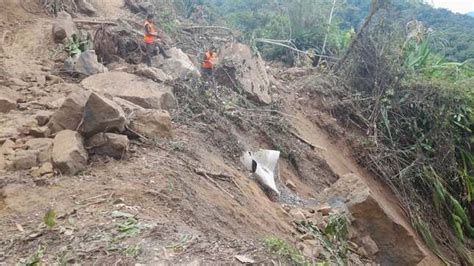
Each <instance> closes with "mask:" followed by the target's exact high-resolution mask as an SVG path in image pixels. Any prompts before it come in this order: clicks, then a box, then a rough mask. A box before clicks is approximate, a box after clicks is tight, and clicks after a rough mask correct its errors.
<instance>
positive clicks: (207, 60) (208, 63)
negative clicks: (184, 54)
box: [202, 52, 217, 69]
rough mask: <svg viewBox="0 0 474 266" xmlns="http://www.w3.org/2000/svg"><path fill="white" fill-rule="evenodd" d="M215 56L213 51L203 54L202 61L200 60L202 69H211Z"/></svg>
mask: <svg viewBox="0 0 474 266" xmlns="http://www.w3.org/2000/svg"><path fill="white" fill-rule="evenodd" d="M216 58H217V55H216V53H214V52H207V53H206V54H205V55H204V61H203V62H202V68H204V69H212V67H213V61H214V60H215V59H216Z"/></svg>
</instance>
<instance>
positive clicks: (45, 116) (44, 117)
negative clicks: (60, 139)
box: [35, 111, 53, 127]
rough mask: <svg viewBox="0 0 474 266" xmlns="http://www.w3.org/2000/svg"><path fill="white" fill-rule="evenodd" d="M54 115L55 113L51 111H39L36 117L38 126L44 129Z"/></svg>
mask: <svg viewBox="0 0 474 266" xmlns="http://www.w3.org/2000/svg"><path fill="white" fill-rule="evenodd" d="M52 115H53V112H51V111H39V112H38V113H37V114H36V116H35V119H36V121H37V122H38V126H40V127H42V126H44V125H46V124H47V123H48V122H49V119H50V118H51V116H52Z"/></svg>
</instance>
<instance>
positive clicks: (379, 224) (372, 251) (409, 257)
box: [320, 174, 426, 265]
mask: <svg viewBox="0 0 474 266" xmlns="http://www.w3.org/2000/svg"><path fill="white" fill-rule="evenodd" d="M320 199H321V202H327V203H328V204H329V205H331V207H332V208H333V209H342V211H343V212H346V213H347V215H348V216H350V217H351V227H352V228H353V229H354V231H355V233H354V234H353V235H352V239H351V240H352V241H353V242H355V243H357V244H358V246H359V248H358V252H359V253H360V254H361V255H364V256H368V257H373V258H374V259H375V261H377V262H378V263H381V264H382V265H395V264H397V265H416V264H418V263H419V262H420V261H421V260H423V259H424V257H425V256H426V254H425V253H424V252H423V250H422V248H421V247H420V245H419V243H418V242H417V241H416V237H415V235H414V233H413V232H411V231H410V228H409V225H405V224H404V223H403V221H402V220H401V218H400V217H397V216H396V215H395V214H394V210H389V209H387V207H385V206H383V205H382V204H381V203H380V202H379V201H378V200H379V199H377V198H376V197H375V196H374V192H373V191H371V189H370V188H369V186H368V185H367V184H366V183H365V181H363V180H362V179H361V178H360V177H358V176H357V175H354V174H348V175H345V176H343V177H341V178H340V179H339V180H338V181H337V182H336V183H334V184H333V185H332V186H331V187H329V188H327V189H326V190H325V191H323V192H322V193H321V195H320ZM323 205H324V206H326V205H325V204H323Z"/></svg>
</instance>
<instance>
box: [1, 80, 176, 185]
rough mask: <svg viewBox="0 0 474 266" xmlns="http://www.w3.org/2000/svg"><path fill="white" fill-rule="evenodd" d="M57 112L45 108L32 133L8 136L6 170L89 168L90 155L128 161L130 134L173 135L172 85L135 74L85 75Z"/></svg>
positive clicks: (3, 158) (33, 171)
mask: <svg viewBox="0 0 474 266" xmlns="http://www.w3.org/2000/svg"><path fill="white" fill-rule="evenodd" d="M81 85H82V86H79V89H77V90H74V91H73V92H71V93H70V94H69V95H68V97H67V98H66V99H64V101H63V102H62V104H61V105H60V107H59V108H58V109H57V110H55V111H54V112H50V111H40V112H38V113H37V114H36V115H35V120H36V123H35V124H34V125H30V126H29V129H28V132H27V133H25V134H23V135H22V136H20V135H18V136H16V137H13V138H11V139H4V140H3V144H2V146H1V149H0V170H30V171H31V174H32V175H33V176H35V177H40V176H50V175H53V168H54V169H55V170H56V171H57V172H59V173H61V174H67V175H74V174H76V173H78V172H80V171H83V170H84V169H85V168H86V166H87V162H88V159H89V155H101V156H110V157H113V158H115V159H122V158H124V155H125V154H126V153H127V150H128V146H129V139H128V137H127V135H136V136H140V137H143V138H150V139H155V138H171V137H172V135H173V133H172V128H171V118H170V114H169V112H168V111H169V110H170V109H171V108H173V107H174V104H175V103H174V102H175V100H174V96H173V94H172V92H171V89H170V88H169V87H167V86H165V85H163V84H159V83H155V82H152V81H150V80H148V79H145V78H141V77H138V76H135V75H132V74H127V73H119V72H110V73H104V74H98V75H94V76H91V77H89V78H88V79H85V80H84V81H83V82H82V84H81Z"/></svg>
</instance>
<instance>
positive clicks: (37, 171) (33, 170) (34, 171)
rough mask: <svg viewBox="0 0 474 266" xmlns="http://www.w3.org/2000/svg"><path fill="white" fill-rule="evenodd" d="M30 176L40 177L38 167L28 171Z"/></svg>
mask: <svg viewBox="0 0 474 266" xmlns="http://www.w3.org/2000/svg"><path fill="white" fill-rule="evenodd" d="M30 175H31V176H32V177H36V178H37V177H40V176H41V172H40V168H39V167H33V168H31V169H30Z"/></svg>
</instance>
